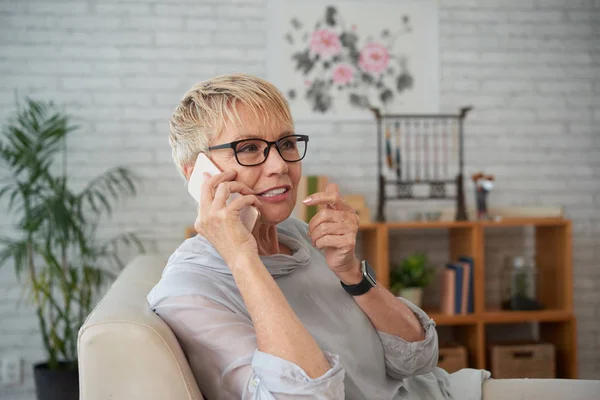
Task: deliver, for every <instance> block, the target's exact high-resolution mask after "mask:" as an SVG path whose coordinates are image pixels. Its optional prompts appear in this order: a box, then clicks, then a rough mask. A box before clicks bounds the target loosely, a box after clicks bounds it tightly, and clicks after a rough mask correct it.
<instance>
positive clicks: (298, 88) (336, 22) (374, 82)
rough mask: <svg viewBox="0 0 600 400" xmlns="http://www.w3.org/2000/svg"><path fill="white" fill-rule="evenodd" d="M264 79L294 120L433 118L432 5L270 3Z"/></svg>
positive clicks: (426, 0) (435, 54) (422, 1)
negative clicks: (420, 115)
mask: <svg viewBox="0 0 600 400" xmlns="http://www.w3.org/2000/svg"><path fill="white" fill-rule="evenodd" d="M267 8H268V24H269V30H268V36H269V38H268V41H269V44H268V56H267V57H268V65H267V71H268V79H269V80H270V81H271V82H273V83H274V84H275V85H277V87H278V88H279V89H280V90H281V91H282V92H283V93H284V94H285V95H286V97H287V99H288V100H289V102H290V106H291V108H292V113H293V115H294V118H295V119H297V120H303V119H310V120H314V119H361V120H362V119H365V120H366V119H368V120H372V118H373V114H372V112H371V111H370V110H369V108H370V107H377V108H379V109H380V110H382V112H385V113H436V112H439V49H438V5H437V1H435V0H418V1H415V0H412V1H410V0H396V1H389V0H387V1H384V0H380V1H351V0H345V1H343V0H342V1H332V2H323V1H316V0H304V1H293V0H269V1H268V5H267Z"/></svg>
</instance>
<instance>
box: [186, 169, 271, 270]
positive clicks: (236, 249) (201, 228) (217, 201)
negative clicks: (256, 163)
mask: <svg viewBox="0 0 600 400" xmlns="http://www.w3.org/2000/svg"><path fill="white" fill-rule="evenodd" d="M205 174H206V175H205V180H204V182H203V183H202V189H201V194H200V203H199V205H198V214H197V216H196V221H195V222H194V228H195V229H196V231H197V232H198V233H199V234H200V235H202V236H204V237H205V238H206V239H207V240H208V241H209V242H210V243H211V244H212V245H213V246H214V248H215V249H216V250H217V251H218V252H219V254H220V255H221V257H223V260H225V262H226V263H227V265H229V267H230V268H232V267H233V266H235V265H236V263H237V259H238V258H239V257H240V256H248V255H257V254H258V246H257V244H256V240H255V239H254V236H252V233H251V232H249V231H248V229H247V228H246V227H245V226H244V224H243V223H242V220H241V219H240V211H241V210H242V209H244V207H246V206H255V207H257V206H260V205H261V204H262V203H261V202H260V200H259V199H258V197H257V196H255V195H254V192H253V191H252V189H250V188H249V187H248V186H246V185H244V184H243V183H241V182H237V181H234V179H235V177H236V176H237V172H236V171H233V170H232V171H226V172H222V173H220V174H217V175H215V176H210V174H208V173H206V172H205ZM207 175H208V176H207ZM233 193H239V194H240V195H241V196H240V197H238V198H237V199H235V200H233V201H231V202H230V203H229V204H227V199H228V198H229V196H231V194H233Z"/></svg>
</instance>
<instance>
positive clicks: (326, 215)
mask: <svg viewBox="0 0 600 400" xmlns="http://www.w3.org/2000/svg"><path fill="white" fill-rule="evenodd" d="M358 221H359V217H358V215H357V214H356V213H354V212H349V211H338V210H331V209H324V210H321V211H319V212H318V213H317V214H316V215H315V216H314V217H313V218H312V219H311V220H310V222H309V223H308V232H309V234H310V235H312V232H313V231H314V230H315V229H316V228H317V227H318V226H319V225H321V224H322V223H323V222H344V223H349V224H356V225H357V226H358Z"/></svg>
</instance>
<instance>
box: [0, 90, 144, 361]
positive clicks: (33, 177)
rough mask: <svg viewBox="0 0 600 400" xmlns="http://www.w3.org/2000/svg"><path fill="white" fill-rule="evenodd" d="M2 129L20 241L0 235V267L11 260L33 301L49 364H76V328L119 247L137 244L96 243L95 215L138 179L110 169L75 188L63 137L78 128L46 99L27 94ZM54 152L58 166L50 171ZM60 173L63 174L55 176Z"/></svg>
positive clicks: (127, 236)
mask: <svg viewBox="0 0 600 400" xmlns="http://www.w3.org/2000/svg"><path fill="white" fill-rule="evenodd" d="M13 121H14V122H12V123H11V124H9V125H8V126H6V127H4V128H3V129H2V136H1V137H0V163H1V164H2V165H3V166H6V167H7V168H3V170H6V171H7V172H6V176H5V177H4V176H3V177H0V200H2V199H7V200H8V201H7V202H6V203H7V205H8V211H9V212H10V213H11V214H12V215H14V216H15V219H16V221H17V223H16V226H15V228H16V229H17V235H18V238H8V237H0V267H2V266H4V265H7V264H10V263H12V264H14V268H15V273H16V275H17V276H18V277H19V278H22V277H25V278H26V279H23V280H22V284H23V288H24V290H23V292H24V293H27V294H28V295H29V298H30V299H31V300H32V302H33V304H34V306H35V307H36V315H37V318H38V323H39V326H40V331H41V334H42V340H43V343H44V346H45V349H46V352H47V353H48V357H49V360H48V362H49V365H51V366H57V365H58V360H59V359H64V360H67V361H75V360H76V357H77V353H76V341H77V332H78V330H79V328H80V327H81V325H82V324H83V321H84V318H85V316H86V315H87V314H88V313H89V312H90V310H91V308H92V307H93V305H94V301H95V300H96V299H97V296H98V295H99V294H100V291H101V290H102V289H103V288H104V287H105V286H106V284H107V283H109V282H111V281H112V280H113V279H114V278H115V277H116V273H115V271H114V270H111V268H110V267H111V266H113V264H115V265H117V266H118V267H121V266H122V265H123V260H121V258H120V254H121V252H122V250H123V249H124V248H125V247H137V248H138V250H140V251H143V245H142V243H141V241H140V240H139V238H138V237H137V236H136V235H135V233H124V234H121V235H119V236H117V237H115V238H112V239H109V240H107V241H104V242H101V241H99V240H98V239H97V237H96V232H97V226H98V224H99V219H100V218H101V217H102V216H103V214H104V213H111V212H112V210H113V205H114V202H115V201H116V200H118V199H120V198H123V197H125V196H131V195H134V194H135V193H136V184H135V181H136V180H137V178H136V177H135V176H134V174H133V173H132V172H131V171H130V170H129V169H127V168H124V167H115V168H112V169H110V170H108V171H106V172H105V173H104V174H102V175H100V176H98V177H96V178H95V179H93V180H92V181H90V182H89V184H88V185H87V186H86V187H85V188H84V190H83V191H81V192H79V193H75V192H74V191H73V190H71V188H70V187H69V185H68V183H69V182H68V177H67V176H66V174H65V172H64V171H66V165H65V160H66V157H65V154H66V153H65V151H66V145H65V143H66V138H67V135H68V134H69V133H70V132H72V131H73V130H75V129H76V127H75V126H72V125H70V122H69V118H68V117H67V116H66V115H64V114H63V113H61V112H58V111H57V110H56V108H55V107H54V105H53V104H52V103H48V102H42V101H35V100H30V99H27V100H26V101H25V104H24V106H23V107H22V108H19V109H18V110H17V112H16V116H15V118H14V119H13ZM59 157H60V161H62V162H61V165H60V166H62V169H61V168H58V169H57V168H55V162H56V161H57V159H58V158H59ZM56 170H62V171H63V173H62V174H56V173H55V171H56Z"/></svg>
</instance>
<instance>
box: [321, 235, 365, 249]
mask: <svg viewBox="0 0 600 400" xmlns="http://www.w3.org/2000/svg"><path fill="white" fill-rule="evenodd" d="M354 243H355V242H354V239H353V238H352V236H350V235H349V234H345V235H325V236H323V237H321V238H319V239H318V240H317V241H316V242H315V247H316V248H317V249H319V250H322V249H324V248H327V247H331V248H334V249H339V250H342V251H345V252H347V253H350V252H352V251H353V250H354Z"/></svg>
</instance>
